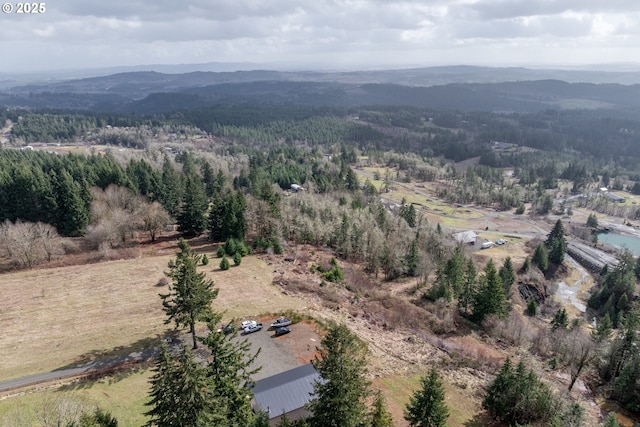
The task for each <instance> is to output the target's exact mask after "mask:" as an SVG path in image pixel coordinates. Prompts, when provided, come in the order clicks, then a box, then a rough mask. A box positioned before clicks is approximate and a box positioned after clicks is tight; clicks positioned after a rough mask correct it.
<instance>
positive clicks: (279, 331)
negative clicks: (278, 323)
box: [275, 326, 291, 337]
mask: <svg viewBox="0 0 640 427" xmlns="http://www.w3.org/2000/svg"><path fill="white" fill-rule="evenodd" d="M289 332H291V329H289V328H287V327H284V326H283V327H281V328H278V329H276V334H275V335H276V337H279V336H280V335H285V334H288V333H289Z"/></svg>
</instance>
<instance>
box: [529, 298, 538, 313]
mask: <svg viewBox="0 0 640 427" xmlns="http://www.w3.org/2000/svg"><path fill="white" fill-rule="evenodd" d="M537 314H538V303H537V302H536V300H535V299H534V298H531V300H530V301H529V302H528V303H527V316H530V317H535V316H536V315H537Z"/></svg>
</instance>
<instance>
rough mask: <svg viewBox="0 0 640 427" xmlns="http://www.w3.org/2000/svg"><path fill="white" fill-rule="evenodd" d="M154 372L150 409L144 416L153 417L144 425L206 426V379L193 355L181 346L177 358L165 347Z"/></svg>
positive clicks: (157, 360)
mask: <svg viewBox="0 0 640 427" xmlns="http://www.w3.org/2000/svg"><path fill="white" fill-rule="evenodd" d="M153 372H154V374H153V376H152V377H151V380H150V381H149V382H150V383H151V391H150V400H149V402H148V403H147V405H148V406H151V409H150V410H149V411H148V412H146V413H145V415H147V416H148V417H150V418H149V421H148V422H147V424H145V426H146V427H153V426H157V427H171V426H194V427H205V426H206V425H207V424H206V420H207V418H208V417H207V416H206V415H207V411H208V406H209V397H208V396H207V385H206V378H205V375H204V368H203V367H202V366H201V365H200V363H198V362H196V361H195V359H194V356H193V353H191V351H189V349H188V348H187V347H186V346H182V347H181V349H180V352H179V354H178V356H177V358H175V359H174V357H173V356H172V355H171V354H170V353H169V350H168V349H167V347H166V345H163V346H162V347H161V349H160V355H159V356H158V358H157V359H156V363H155V366H154V368H153Z"/></svg>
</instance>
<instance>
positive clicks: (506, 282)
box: [498, 257, 516, 296]
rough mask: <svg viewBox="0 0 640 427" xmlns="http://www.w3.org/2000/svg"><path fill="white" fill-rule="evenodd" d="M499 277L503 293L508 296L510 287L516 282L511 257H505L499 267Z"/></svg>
mask: <svg viewBox="0 0 640 427" xmlns="http://www.w3.org/2000/svg"><path fill="white" fill-rule="evenodd" d="M498 274H499V275H500V279H501V280H502V286H503V287H504V293H505V295H506V296H509V293H510V291H511V285H513V282H515V281H516V273H515V271H513V263H512V262H511V257H507V259H505V260H504V263H503V264H502V267H500V271H499V272H498Z"/></svg>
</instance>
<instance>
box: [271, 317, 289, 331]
mask: <svg viewBox="0 0 640 427" xmlns="http://www.w3.org/2000/svg"><path fill="white" fill-rule="evenodd" d="M290 324H291V319H289V318H288V317H279V318H278V319H276V321H275V322H273V323H272V324H271V327H272V328H273V329H278V328H282V327H284V326H289V325H290Z"/></svg>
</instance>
